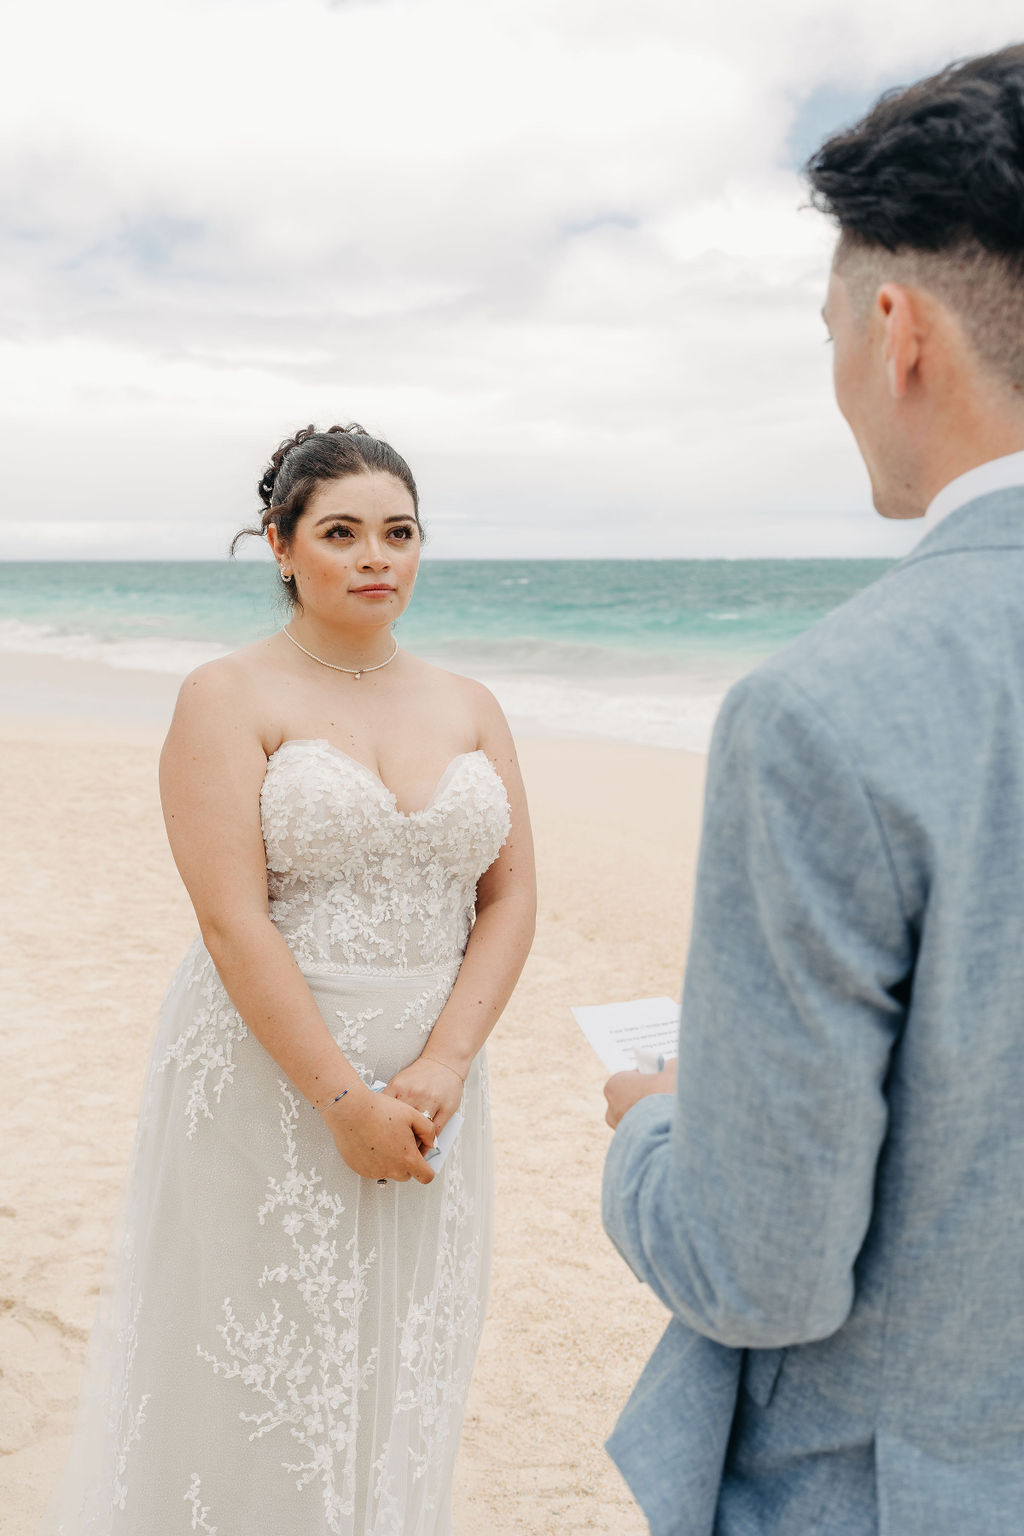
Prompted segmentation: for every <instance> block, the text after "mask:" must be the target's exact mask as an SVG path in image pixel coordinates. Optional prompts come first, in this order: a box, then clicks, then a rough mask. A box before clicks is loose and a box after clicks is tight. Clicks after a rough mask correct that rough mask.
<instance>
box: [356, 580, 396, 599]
mask: <svg viewBox="0 0 1024 1536" xmlns="http://www.w3.org/2000/svg"><path fill="white" fill-rule="evenodd" d="M394 590H395V589H394V587H387V586H383V585H382V584H381V583H380V582H377V583H375V584H374V585H373V586H372V587H349V591H350V592H356V593H361V594H362V596H363V597H386V596H387V594H388V593H389V592H393V591H394Z"/></svg>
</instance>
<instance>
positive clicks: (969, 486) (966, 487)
mask: <svg viewBox="0 0 1024 1536" xmlns="http://www.w3.org/2000/svg"><path fill="white" fill-rule="evenodd" d="M1012 486H1021V487H1022V488H1024V450H1022V451H1021V452H1020V453H1007V454H1004V455H1003V457H1002V458H1000V459H989V461H988V463H987V464H979V465H978V466H977V468H976V469H969V470H968V471H967V473H966V474H964V475H957V477H956V479H955V480H951V481H950V482H949V484H948V485H944V486H943V487H942V490H941V491H940V492H939V494H938V495H937V496H936V497H935V498H934V500H933V501H932V502H931V503H930V504H929V506H928V510H927V512H926V513H925V514H924V532H925V533H930V532H931V530H932V529H933V528H934V527H935V526H936V524H937V523H941V522H942V519H943V518H944V517H948V516H949V514H950V513H951V512H957V511H959V509H960V508H961V507H965V506H966V505H967V503H968V502H969V501H976V500H977V498H978V497H979V496H987V495H988V493H989V491H1005V490H1008V489H1010V488H1011V487H1012Z"/></svg>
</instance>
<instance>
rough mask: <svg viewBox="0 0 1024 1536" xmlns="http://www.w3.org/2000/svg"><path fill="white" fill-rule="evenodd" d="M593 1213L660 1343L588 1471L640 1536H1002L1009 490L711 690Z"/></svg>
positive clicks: (1016, 920)
mask: <svg viewBox="0 0 1024 1536" xmlns="http://www.w3.org/2000/svg"><path fill="white" fill-rule="evenodd" d="M604 1215H605V1225H606V1227H607V1230H608V1232H609V1234H610V1236H611V1238H612V1240H613V1242H614V1243H615V1244H616V1246H617V1247H618V1249H619V1250H620V1252H621V1253H622V1255H623V1257H624V1258H625V1259H626V1261H627V1262H628V1263H629V1264H630V1266H631V1267H632V1268H633V1270H634V1271H635V1273H636V1274H637V1275H638V1276H639V1277H640V1278H641V1279H642V1280H645V1281H646V1282H647V1283H648V1284H649V1285H650V1286H651V1287H652V1289H653V1290H654V1291H655V1292H656V1293H657V1294H658V1296H660V1297H661V1299H662V1300H663V1301H664V1303H665V1305H666V1306H667V1307H668V1308H669V1309H670V1311H671V1312H672V1314H673V1321H672V1322H671V1323H670V1325H669V1328H668V1331H667V1333H666V1334H665V1336H664V1338H663V1339H662V1342H661V1344H660V1345H659V1346H658V1349H657V1350H656V1351H655V1354H654V1355H653V1357H652V1359H651V1361H650V1363H649V1365H648V1367H647V1369H646V1371H645V1372H644V1375H643V1376H642V1377H641V1380H640V1382H639V1383H638V1386H637V1389H636V1391H635V1392H634V1394H633V1396H632V1398H631V1399H630V1401H629V1403H628V1404H627V1406H626V1409H625V1410H624V1412H623V1414H622V1417H621V1419H620V1421H619V1424H618V1426H617V1427H616V1430H615V1432H614V1434H613V1435H612V1438H611V1440H610V1441H609V1449H610V1451H611V1454H612V1455H613V1457H614V1458H615V1460H616V1461H617V1463H618V1465H619V1467H620V1469H621V1470H622V1472H623V1474H624V1476H625V1477H626V1480H627V1481H628V1482H629V1484H630V1485H631V1487H632V1489H633V1492H634V1493H635V1495H636V1497H637V1499H638V1501H639V1503H640V1504H641V1506H642V1508H643V1509H644V1511H645V1513H646V1514H647V1517H648V1519H649V1521H650V1524H651V1530H652V1532H653V1533H654V1536H710V1533H712V1532H713V1533H714V1536H878V1533H880V1536H1012V1533H1017V1532H1024V491H1017V490H1014V491H1001V492H996V493H993V494H990V495H987V496H984V497H982V498H980V499H979V500H977V501H975V502H972V503H971V504H970V505H968V506H966V507H963V508H961V509H960V510H959V511H957V512H954V513H952V514H951V515H950V516H949V517H948V518H947V519H946V521H945V522H943V523H941V524H940V525H939V526H938V527H936V528H935V530H934V531H933V532H932V533H930V534H929V535H928V536H927V537H926V538H925V539H924V540H923V541H922V542H921V543H920V544H919V545H918V547H917V549H916V550H915V551H914V552H913V553H912V554H911V555H910V556H909V557H908V558H907V559H905V560H903V561H901V562H900V563H899V564H898V565H896V566H894V567H892V568H891V569H890V570H889V571H888V572H887V573H886V574H885V576H884V577H883V578H882V579H881V580H880V581H878V582H877V583H876V584H875V585H874V586H872V587H870V588H868V589H867V590H866V591H864V592H862V593H860V594H859V595H858V596H857V597H855V598H854V599H853V600H852V601H851V602H849V603H846V604H845V605H844V606H843V607H842V608H839V609H837V610H836V611H835V612H834V613H832V614H830V615H829V617H828V618H826V619H825V620H824V621H822V622H821V623H820V624H817V625H816V626H815V627H814V628H813V629H811V630H810V631H809V632H808V633H807V634H806V635H804V636H803V637H802V638H801V639H800V640H798V641H797V642H796V643H795V644H794V645H791V646H790V647H788V648H787V649H786V650H785V651H783V652H781V653H780V654H779V655H777V656H776V657H774V658H773V659H772V660H771V661H770V662H768V663H767V664H766V665H765V666H762V667H761V668H759V669H758V670H757V671H756V672H754V673H752V674H751V676H749V677H748V678H745V679H744V680H743V681H742V682H741V683H739V684H738V685H737V686H736V687H735V688H734V689H733V690H732V691H731V692H730V694H729V696H728V698H727V699H726V701H725V704H724V705H723V708H722V711H721V715H720V717H719V720H718V724H717V726H716V730H715V736H714V740H713V743H712V748H711V754H710V759H709V763H708V779H707V801H706V808H705V819H704V831H703V839H702V844H701V853H700V863H699V869H698V876H697V894H696V904H695V910H694V923H693V934H692V939H691V945H690V954H689V960H688V964H687V972H686V985H685V990H684V996H683V1025H682V1031H681V1036H680V1059H679V1088H678V1096H677V1099H676V1100H673V1099H671V1098H669V1097H667V1096H665V1095H659V1096H656V1097H652V1098H647V1099H644V1100H642V1101H641V1102H640V1103H639V1104H638V1105H636V1106H635V1107H634V1108H633V1109H632V1110H630V1112H629V1113H628V1114H627V1115H626V1117H625V1119H624V1120H623V1121H622V1124H621V1125H620V1127H619V1129H618V1130H617V1132H616V1134H615V1137H614V1139H613V1141H612V1147H611V1152H610V1154H609V1158H608V1163H607V1167H606V1170H605V1187H604Z"/></svg>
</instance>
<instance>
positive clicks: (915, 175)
mask: <svg viewBox="0 0 1024 1536" xmlns="http://www.w3.org/2000/svg"><path fill="white" fill-rule="evenodd" d="M806 175H807V177H808V179H809V181H810V183H811V199H812V202H813V203H814V206H815V207H816V208H818V209H820V210H821V211H823V212H825V213H829V214H831V215H832V216H833V217H834V218H835V219H836V221H837V222H838V224H839V227H840V229H841V230H842V232H843V234H844V236H846V237H847V238H848V239H850V240H852V241H854V242H863V243H864V244H867V245H875V246H883V247H884V248H885V249H886V250H888V251H898V250H900V249H901V248H904V247H906V248H909V249H910V250H912V251H946V250H951V249H953V248H955V247H962V246H964V245H974V246H980V247H981V248H982V250H984V251H986V252H988V253H990V254H991V255H992V256H995V257H999V258H1001V259H1002V260H1004V261H1005V262H1007V263H1009V264H1010V265H1011V266H1012V267H1013V268H1015V269H1016V270H1017V271H1018V272H1019V273H1021V274H1022V275H1024V44H1015V45H1014V46H1012V47H1009V48H1003V49H1001V50H1000V51H999V52H998V53H990V54H985V55H983V56H982V57H979V58H974V59H967V60H964V61H961V62H959V63H956V64H951V65H949V66H948V67H947V68H946V69H943V70H940V71H939V73H938V74H936V75H931V76H930V77H929V78H928V79H926V80H920V81H918V82H917V84H915V85H911V86H909V87H906V88H902V87H901V88H898V89H896V90H892V91H887V92H886V93H885V95H884V96H882V97H881V99H880V100H879V101H878V102H877V104H876V105H875V106H874V107H873V108H872V110H871V111H870V112H869V113H868V114H867V116H866V117H864V118H862V119H861V121H860V122H859V123H857V124H856V125H855V126H854V127H852V128H850V129H847V130H845V131H844V132H842V133H838V134H836V135H834V136H833V137H832V138H830V139H829V140H828V141H827V142H826V143H825V144H823V145H822V147H821V148H820V149H819V150H818V151H817V153H816V154H815V155H813V156H812V157H811V159H810V160H809V161H808V163H807V166H806Z"/></svg>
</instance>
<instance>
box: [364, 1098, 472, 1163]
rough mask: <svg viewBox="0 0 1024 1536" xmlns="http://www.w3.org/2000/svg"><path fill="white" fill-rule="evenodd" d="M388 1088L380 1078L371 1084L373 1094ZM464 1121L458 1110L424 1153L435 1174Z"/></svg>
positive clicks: (424, 1157) (424, 1159)
mask: <svg viewBox="0 0 1024 1536" xmlns="http://www.w3.org/2000/svg"><path fill="white" fill-rule="evenodd" d="M386 1087H387V1083H385V1082H384V1080H383V1079H382V1078H379V1077H378V1079H377V1081H376V1082H375V1083H371V1084H370V1091H371V1092H372V1093H380V1091H381V1089H382V1088H386ZM462 1121H463V1116H462V1115H461V1114H460V1113H459V1111H458V1110H456V1111H455V1113H454V1115H452V1117H451V1119H450V1120H446V1121H445V1123H444V1125H443V1127H442V1128H441V1130H440V1132H439V1133H438V1137H437V1141H436V1143H435V1144H434V1146H432V1147H428V1148H427V1150H426V1151H425V1152H424V1154H423V1161H424V1162H425V1163H429V1164H430V1166H431V1168H433V1170H434V1172H435V1173H436V1172H437V1170H438V1169H439V1168H440V1166H441V1164H442V1163H443V1162H444V1160H445V1158H446V1157H447V1156H448V1153H449V1152H450V1151H451V1149H452V1144H453V1142H454V1141H455V1138H456V1136H457V1135H458V1134H459V1132H460V1131H461V1130H462Z"/></svg>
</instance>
